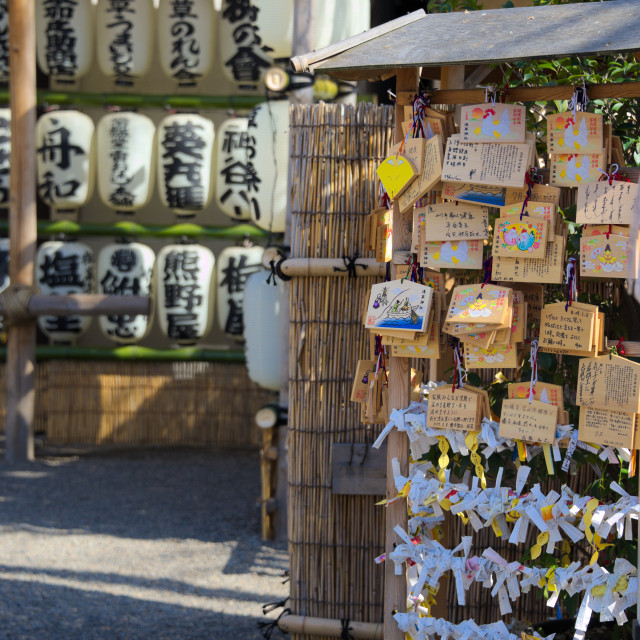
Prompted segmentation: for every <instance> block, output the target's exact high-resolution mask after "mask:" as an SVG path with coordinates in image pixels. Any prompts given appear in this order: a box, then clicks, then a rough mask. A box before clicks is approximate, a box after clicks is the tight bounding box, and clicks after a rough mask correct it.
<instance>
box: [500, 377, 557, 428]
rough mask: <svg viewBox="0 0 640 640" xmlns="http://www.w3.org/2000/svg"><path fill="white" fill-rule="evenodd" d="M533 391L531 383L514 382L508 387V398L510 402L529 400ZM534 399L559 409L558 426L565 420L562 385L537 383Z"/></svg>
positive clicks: (534, 387) (534, 388)
mask: <svg viewBox="0 0 640 640" xmlns="http://www.w3.org/2000/svg"><path fill="white" fill-rule="evenodd" d="M530 391H531V383H530V382H514V383H512V384H509V385H508V386H507V398H508V399H509V400H514V399H526V400H528V399H529V393H530ZM533 399H534V400H539V401H540V402H543V403H545V404H551V405H553V406H554V407H558V418H557V420H558V424H560V422H561V421H562V420H563V418H564V416H563V413H564V398H563V389H562V387H561V386H560V385H557V384H549V383H546V382H536V383H535V384H534V385H533Z"/></svg>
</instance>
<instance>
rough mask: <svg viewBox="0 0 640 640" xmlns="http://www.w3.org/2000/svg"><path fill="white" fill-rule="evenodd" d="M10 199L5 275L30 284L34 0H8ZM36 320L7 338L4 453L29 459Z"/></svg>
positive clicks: (33, 252) (14, 458)
mask: <svg viewBox="0 0 640 640" xmlns="http://www.w3.org/2000/svg"><path fill="white" fill-rule="evenodd" d="M9 51H10V55H9V59H10V60H9V62H10V71H9V72H10V88H11V92H10V93H11V98H10V99H11V182H10V190H11V202H10V206H9V242H10V244H9V256H10V260H9V278H10V280H11V283H12V284H26V285H33V274H34V261H35V255H36V240H37V227H36V222H37V221H36V199H35V198H36V169H35V159H36V153H35V128H36V28H35V2H34V0H9ZM35 347H36V329H35V323H33V322H29V323H25V324H20V325H16V326H12V327H10V328H9V331H8V339H7V424H6V437H7V440H6V457H7V460H9V461H17V460H33V457H34V452H33V420H34V414H35V411H34V408H35V389H34V383H35Z"/></svg>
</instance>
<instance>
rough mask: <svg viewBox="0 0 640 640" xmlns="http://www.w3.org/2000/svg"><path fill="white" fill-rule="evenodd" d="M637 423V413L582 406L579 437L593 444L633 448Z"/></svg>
mask: <svg viewBox="0 0 640 640" xmlns="http://www.w3.org/2000/svg"><path fill="white" fill-rule="evenodd" d="M635 424H636V414H635V413H624V412H622V411H605V410H603V409H589V408H588V407H580V421H579V423H578V437H579V438H580V440H582V441H583V442H589V443H591V444H599V445H602V446H605V447H624V448H626V449H633V448H634V446H636V445H635V444H634V440H635Z"/></svg>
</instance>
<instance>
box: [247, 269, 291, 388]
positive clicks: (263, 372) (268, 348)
mask: <svg viewBox="0 0 640 640" xmlns="http://www.w3.org/2000/svg"><path fill="white" fill-rule="evenodd" d="M285 304H286V298H285V294H284V286H283V285H282V283H281V282H280V283H278V284H277V286H273V285H271V284H269V283H267V274H266V272H264V271H262V272H258V273H253V274H252V275H250V276H249V278H248V279H247V284H246V286H245V290H244V304H243V307H244V339H245V341H246V356H247V372H248V373H249V378H250V379H251V380H252V381H253V382H255V383H256V384H259V385H260V386H261V387H265V388H266V389H272V390H274V391H277V390H279V389H280V386H281V379H280V360H281V359H282V349H283V341H282V327H281V317H282V310H283V308H284V305H285Z"/></svg>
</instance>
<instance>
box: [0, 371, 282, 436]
mask: <svg viewBox="0 0 640 640" xmlns="http://www.w3.org/2000/svg"><path fill="white" fill-rule="evenodd" d="M4 370H5V367H4V366H0V388H2V389H4V388H5V381H4ZM36 394H37V395H36V431H37V432H39V433H42V434H44V435H45V436H46V441H47V442H48V443H52V444H86V445H109V444H116V445H136V446H137V445H163V446H167V445H193V446H216V447H229V448H246V447H251V448H255V447H257V446H259V444H260V437H261V436H260V433H259V432H258V431H259V430H258V427H256V425H255V422H254V416H255V413H256V411H258V409H260V408H261V407H263V406H264V405H265V404H268V403H270V402H274V401H276V400H277V394H274V393H273V392H271V391H266V390H264V389H261V388H260V387H258V386H257V385H255V384H253V383H252V382H251V381H250V380H249V378H248V376H247V370H246V367H245V366H244V365H243V364H230V363H210V362H99V361H98V362H96V361H80V360H51V361H44V362H40V363H38V366H37V367H36ZM4 412H5V407H4V403H0V419H1V418H3V417H4V416H3V414H4ZM3 423H4V420H3Z"/></svg>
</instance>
